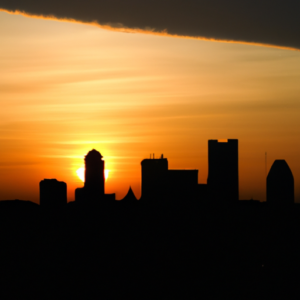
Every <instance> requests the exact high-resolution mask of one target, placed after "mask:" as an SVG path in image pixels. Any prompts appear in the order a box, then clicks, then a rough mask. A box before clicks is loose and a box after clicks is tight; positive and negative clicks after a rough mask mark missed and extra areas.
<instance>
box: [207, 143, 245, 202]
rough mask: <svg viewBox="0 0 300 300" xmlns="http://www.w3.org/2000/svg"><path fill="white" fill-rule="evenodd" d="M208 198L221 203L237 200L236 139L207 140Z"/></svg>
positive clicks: (237, 166) (237, 165) (237, 167)
mask: <svg viewBox="0 0 300 300" xmlns="http://www.w3.org/2000/svg"><path fill="white" fill-rule="evenodd" d="M207 185H208V198H209V200H212V201H218V202H222V203H224V202H225V203H234V202H236V201H238V200H239V164H238V140H234V139H229V140H227V142H219V141H218V140H209V141H208V178H207Z"/></svg>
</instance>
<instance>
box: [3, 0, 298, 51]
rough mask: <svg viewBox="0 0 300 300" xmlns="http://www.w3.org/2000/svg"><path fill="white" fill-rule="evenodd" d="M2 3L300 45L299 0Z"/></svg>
mask: <svg viewBox="0 0 300 300" xmlns="http://www.w3.org/2000/svg"><path fill="white" fill-rule="evenodd" d="M0 8H2V9H3V10H6V11H9V12H21V13H25V14H28V15H33V16H42V17H45V18H47V17H54V18H57V19H69V20H76V21H79V22H85V23H94V24H98V25H100V26H102V27H110V28H113V29H117V30H124V29H125V30H129V31H144V32H148V33H149V32H150V33H151V32H152V33H155V34H169V35H175V36H184V37H191V38H204V39H212V40H221V41H233V42H245V43H254V44H265V45H273V46H277V47H284V48H293V49H300V18H299V11H300V1H297V0H184V1H183V0H151V1H143V0H84V1H83V0H81V1H80V0H51V1H50V0H43V1H42V0H0Z"/></svg>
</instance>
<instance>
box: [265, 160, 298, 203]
mask: <svg viewBox="0 0 300 300" xmlns="http://www.w3.org/2000/svg"><path fill="white" fill-rule="evenodd" d="M267 202H268V203H271V204H292V203H294V176H293V173H292V171H291V169H290V167H289V166H288V164H287V163H286V161H285V160H283V159H280V160H279V159H278V160H275V161H274V163H273V165H272V167H271V169H270V171H269V174H268V177H267Z"/></svg>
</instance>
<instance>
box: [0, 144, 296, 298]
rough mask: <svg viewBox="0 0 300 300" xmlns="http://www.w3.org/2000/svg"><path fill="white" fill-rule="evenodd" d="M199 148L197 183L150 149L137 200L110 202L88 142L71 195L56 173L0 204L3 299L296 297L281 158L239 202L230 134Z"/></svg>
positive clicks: (291, 207) (292, 212)
mask: <svg viewBox="0 0 300 300" xmlns="http://www.w3.org/2000/svg"><path fill="white" fill-rule="evenodd" d="M230 141H232V142H230ZM210 145H212V146H211V147H210ZM226 145H227V146H228V147H226ZM219 146H220V147H219ZM209 147H210V150H212V151H209V176H208V183H207V185H206V184H202V185H198V181H196V179H197V177H196V176H197V174H198V173H197V172H195V170H186V171H185V170H169V169H168V162H167V160H166V159H165V158H164V157H163V156H161V157H160V158H158V159H155V158H154V156H153V157H151V158H150V159H147V160H143V161H142V197H141V199H140V200H139V201H138V200H136V198H135V196H134V193H133V191H132V190H131V189H129V192H128V194H127V195H126V196H125V198H124V199H123V200H121V201H116V200H114V195H106V194H105V189H104V161H103V160H102V156H101V154H100V153H99V152H97V151H96V150H92V151H90V152H89V153H88V154H87V156H86V159H85V161H86V170H85V172H86V174H85V178H86V180H85V184H84V187H83V188H80V189H77V190H76V201H75V202H70V203H68V204H67V203H66V202H67V201H66V185H65V184H64V183H61V182H58V181H57V180H43V181H41V183H40V192H41V194H40V196H41V201H40V204H41V205H37V204H34V203H32V202H26V201H19V200H15V201H1V202H0V239H1V248H0V272H1V280H0V282H1V285H2V286H3V289H2V291H5V292H8V295H9V296H10V298H12V299H17V298H29V297H30V298H39V299H56V298H59V299H60V298H72V297H73V298H75V297H76V298H79V297H80V298H84V299H90V298H91V299H94V298H103V299H119V298H121V299H123V298H131V299H132V298H138V299H172V298H179V299H198V298H204V299H210V298H214V299H220V298H227V297H230V298H238V299H258V298H270V297H275V296H276V297H278V296H281V298H284V299H289V298H292V297H295V296H299V288H298V284H299V279H300V275H299V270H300V255H299V253H300V244H299V237H300V235H299V233H300V205H298V204H294V199H292V197H294V194H293V193H292V194H291V190H292V189H293V188H294V186H293V184H291V183H293V176H292V175H291V172H290V169H289V167H288V166H287V164H286V163H283V162H279V163H276V166H274V168H273V167H272V168H271V170H270V174H269V175H270V176H268V181H269V182H268V184H269V190H268V191H269V192H268V193H269V197H270V198H269V201H267V202H266V203H261V202H259V201H255V200H249V201H239V199H238V173H237V172H238V156H237V155H238V151H237V140H229V141H228V142H227V143H224V144H223V143H222V144H221V143H218V142H216V141H213V142H210V141H209ZM220 149H221V150H220ZM229 149H231V150H229ZM220 151H221V152H220ZM226 153H227V154H226ZM216 156H218V158H217V163H215V162H214V157H216ZM224 161H225V162H224ZM274 165H275V164H274ZM274 170H275V171H274ZM282 170H285V171H282ZM279 171H280V172H279ZM159 172H160V173H159ZM278 172H279V173H278ZM185 174H186V175H187V177H186V178H188V179H186V178H185ZM224 174H227V175H228V176H227V178H226V179H224V180H223V181H222V180H221V177H222V176H223V175H224ZM276 174H279V175H278V176H283V183H282V181H278V176H277V175H276ZM284 174H286V176H285V175H284ZM195 178H196V179H195ZM285 179H286V180H285ZM285 181H286V184H284V182H285ZM274 182H275V183H274ZM278 182H281V184H278ZM181 183H182V185H181ZM185 187H189V188H190V189H191V190H192V191H191V190H185ZM275 188H277V190H278V191H281V194H280V193H279V192H277V193H275V195H276V197H277V198H276V197H275V196H272V195H273V194H272V191H273V190H274V189H275ZM215 189H218V190H215ZM174 191H175V192H174ZM270 191H271V192H270ZM282 191H283V192H282ZM284 191H288V193H287V194H285V192H284ZM270 193H271V194H270ZM278 194H280V196H278ZM230 195H231V196H230ZM270 195H271V196H270ZM285 196H287V201H285V200H286V199H285ZM272 197H273V198H272ZM274 197H275V198H274ZM272 199H279V201H273V200H272ZM291 199H292V201H291Z"/></svg>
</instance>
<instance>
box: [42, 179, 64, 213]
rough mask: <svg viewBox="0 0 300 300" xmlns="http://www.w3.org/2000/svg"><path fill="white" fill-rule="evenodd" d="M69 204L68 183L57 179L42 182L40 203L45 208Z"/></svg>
mask: <svg viewBox="0 0 300 300" xmlns="http://www.w3.org/2000/svg"><path fill="white" fill-rule="evenodd" d="M66 204H67V184H66V183H65V182H62V181H57V180H56V179H44V180H42V181H41V182H40V205H41V207H45V208H54V209H55V208H59V207H62V206H64V205H66Z"/></svg>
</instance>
